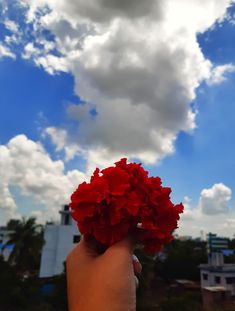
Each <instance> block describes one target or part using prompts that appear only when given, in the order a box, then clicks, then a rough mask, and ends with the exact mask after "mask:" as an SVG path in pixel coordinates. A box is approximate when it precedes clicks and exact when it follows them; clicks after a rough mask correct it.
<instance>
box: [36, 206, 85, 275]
mask: <svg viewBox="0 0 235 311" xmlns="http://www.w3.org/2000/svg"><path fill="white" fill-rule="evenodd" d="M60 214H61V222H60V224H58V225H54V224H53V225H46V228H45V232H44V241H45V244H44V246H43V249H42V256H41V264H40V272H39V277H40V278H46V277H53V276H55V275H59V274H61V273H62V272H63V271H64V262H65V260H66V257H67V255H68V253H69V252H70V251H71V250H72V249H73V247H74V246H75V245H76V243H78V242H79V240H80V233H79V231H78V229H77V225H76V223H75V221H74V220H73V219H72V217H71V213H70V210H69V206H68V205H65V206H64V208H63V210H62V211H60Z"/></svg>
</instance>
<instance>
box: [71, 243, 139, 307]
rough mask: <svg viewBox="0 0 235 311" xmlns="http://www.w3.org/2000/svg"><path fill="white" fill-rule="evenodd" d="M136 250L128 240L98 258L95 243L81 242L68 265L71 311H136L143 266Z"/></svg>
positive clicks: (73, 251)
mask: <svg viewBox="0 0 235 311" xmlns="http://www.w3.org/2000/svg"><path fill="white" fill-rule="evenodd" d="M133 247H134V243H133V241H132V239H131V238H130V237H128V238H125V239H123V240H122V241H120V242H118V243H116V244H114V245H113V246H111V247H109V248H108V249H107V250H106V251H105V252H104V253H102V254H99V252H98V251H97V248H96V245H95V244H94V241H85V240H84V239H82V240H81V241H80V242H79V243H78V245H77V246H76V247H75V248H74V249H73V250H72V251H71V253H70V254H69V255H68V257H67V262H66V267H67V288H68V302H69V310H70V311H93V310H94V311H99V310H102V311H134V310H135V309H136V286H137V284H138V282H137V278H136V277H135V273H136V274H138V273H140V272H141V264H140V263H139V261H138V260H137V259H136V258H134V259H133V257H132V253H133Z"/></svg>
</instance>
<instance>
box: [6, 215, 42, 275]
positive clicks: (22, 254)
mask: <svg viewBox="0 0 235 311" xmlns="http://www.w3.org/2000/svg"><path fill="white" fill-rule="evenodd" d="M7 229H9V230H11V231H12V233H11V234H10V239H9V240H8V241H7V243H6V244H5V247H6V246H7V245H10V244H13V245H14V247H13V250H12V252H11V254H10V256H9V258H8V262H9V263H10V264H11V265H14V266H16V267H17V268H18V270H19V272H22V273H25V272H27V273H30V272H33V271H35V270H38V268H39V264H40V257H41V249H42V245H43V228H42V226H41V225H38V224H36V219H35V218H33V217H30V218H28V219H25V218H23V219H22V220H14V219H12V220H10V221H9V222H8V224H7Z"/></svg>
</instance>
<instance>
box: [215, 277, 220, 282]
mask: <svg viewBox="0 0 235 311" xmlns="http://www.w3.org/2000/svg"><path fill="white" fill-rule="evenodd" d="M215 283H216V284H220V276H215Z"/></svg>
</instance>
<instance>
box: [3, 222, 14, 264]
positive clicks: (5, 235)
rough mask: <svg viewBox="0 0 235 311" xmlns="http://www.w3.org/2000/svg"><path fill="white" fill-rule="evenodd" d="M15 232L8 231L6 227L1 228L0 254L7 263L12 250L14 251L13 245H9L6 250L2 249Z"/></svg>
mask: <svg viewBox="0 0 235 311" xmlns="http://www.w3.org/2000/svg"><path fill="white" fill-rule="evenodd" d="M12 232H13V231H11V230H7V229H6V228H4V227H1V228H0V252H1V254H2V256H3V258H4V260H5V261H7V260H8V258H9V256H10V254H11V252H12V250H13V246H14V245H13V244H12V245H8V246H6V247H5V248H4V250H2V247H3V246H4V245H5V244H6V243H7V242H8V241H9V239H10V235H11V233H12Z"/></svg>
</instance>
